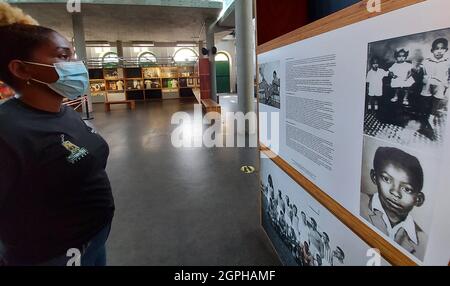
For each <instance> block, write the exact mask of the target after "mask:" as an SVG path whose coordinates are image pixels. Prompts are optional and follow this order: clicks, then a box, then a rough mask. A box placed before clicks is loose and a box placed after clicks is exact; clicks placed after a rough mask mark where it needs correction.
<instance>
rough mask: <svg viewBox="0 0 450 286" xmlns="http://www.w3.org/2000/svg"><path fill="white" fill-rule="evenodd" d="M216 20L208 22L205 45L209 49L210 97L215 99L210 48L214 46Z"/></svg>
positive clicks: (213, 63) (214, 65) (215, 87)
mask: <svg viewBox="0 0 450 286" xmlns="http://www.w3.org/2000/svg"><path fill="white" fill-rule="evenodd" d="M215 25H216V22H215V21H214V22H209V23H208V28H207V29H206V47H207V49H208V51H209V69H210V74H211V99H212V100H214V101H217V99H218V98H217V82H216V58H215V55H213V53H212V48H213V47H214V46H215V40H214V27H215Z"/></svg>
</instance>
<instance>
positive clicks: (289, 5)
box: [256, 0, 335, 45]
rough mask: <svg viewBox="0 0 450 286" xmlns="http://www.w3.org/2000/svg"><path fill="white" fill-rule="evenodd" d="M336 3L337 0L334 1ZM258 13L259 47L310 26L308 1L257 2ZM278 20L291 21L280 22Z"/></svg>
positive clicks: (264, 0)
mask: <svg viewBox="0 0 450 286" xmlns="http://www.w3.org/2000/svg"><path fill="white" fill-rule="evenodd" d="M334 1H335V0H334ZM256 2H257V3H256V5H257V6H256V7H257V8H258V9H257V10H256V11H257V12H256V17H257V18H258V21H257V25H258V27H257V31H258V32H257V33H258V41H257V43H258V45H261V44H264V43H266V42H269V41H270V40H273V39H275V38H277V37H279V36H281V35H284V34H286V33H288V32H291V31H293V30H295V29H297V28H299V27H302V26H304V25H306V24H308V23H309V22H310V21H309V17H308V2H309V1H308V0H293V1H282V3H280V2H279V1H267V0H257V1H256ZM277 19H289V20H288V21H287V20H286V21H279V20H277Z"/></svg>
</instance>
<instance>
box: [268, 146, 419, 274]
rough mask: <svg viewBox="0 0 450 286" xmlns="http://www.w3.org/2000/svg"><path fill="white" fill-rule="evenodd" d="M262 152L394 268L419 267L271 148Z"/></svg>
mask: <svg viewBox="0 0 450 286" xmlns="http://www.w3.org/2000/svg"><path fill="white" fill-rule="evenodd" d="M260 150H261V152H263V153H264V154H266V155H267V156H269V158H271V160H272V161H273V162H274V163H275V164H276V165H277V166H278V167H280V168H281V169H282V170H283V171H284V172H285V173H286V174H288V175H289V177H291V178H292V179H293V180H294V181H295V182H297V183H298V184H299V185H300V186H302V188H304V189H305V191H307V192H308V193H309V194H310V195H311V196H312V197H313V198H314V199H316V200H317V201H318V202H319V203H320V204H322V205H323V206H324V207H325V208H327V209H328V210H329V211H330V212H331V213H332V214H334V216H336V218H337V219H339V220H340V221H341V222H342V223H344V224H345V225H346V226H347V227H348V228H350V229H351V230H352V231H353V232H354V233H355V234H356V235H358V236H359V237H360V238H361V239H362V240H363V241H365V242H366V243H367V244H368V245H370V246H371V247H373V248H378V249H379V250H380V252H381V255H382V256H383V257H384V259H386V260H387V261H388V262H389V263H391V264H392V265H394V266H417V264H416V263H415V262H414V261H413V260H412V259H410V258H409V257H408V256H406V255H405V254H404V253H403V252H401V251H400V250H398V249H397V248H396V247H394V246H393V245H392V244H391V243H390V242H388V241H387V240H385V239H384V238H383V237H381V236H380V235H379V234H378V233H376V232H375V231H374V230H372V229H371V228H370V227H369V226H367V225H366V224H365V223H363V222H362V221H361V220H360V219H359V218H358V217H356V216H354V215H353V214H352V213H351V212H349V211H348V210H347V209H346V208H344V207H343V206H341V205H340V204H339V203H338V202H336V201H335V200H333V199H332V198H331V197H330V196H328V195H327V194H326V193H325V192H323V191H322V190H321V189H320V188H319V187H317V186H316V185H315V184H314V183H312V182H311V181H309V180H308V179H307V178H306V177H304V176H303V175H302V174H300V173H299V172H298V171H297V170H295V169H294V168H293V167H291V166H290V165H289V164H288V163H287V162H286V161H284V160H283V159H282V158H281V157H279V156H277V155H275V154H274V153H273V152H272V151H271V150H269V148H267V147H266V146H264V145H263V144H262V143H260Z"/></svg>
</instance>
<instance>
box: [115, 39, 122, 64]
mask: <svg viewBox="0 0 450 286" xmlns="http://www.w3.org/2000/svg"><path fill="white" fill-rule="evenodd" d="M116 46H117V56H118V57H119V66H122V65H123V43H122V41H117V42H116Z"/></svg>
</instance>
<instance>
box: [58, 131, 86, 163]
mask: <svg viewBox="0 0 450 286" xmlns="http://www.w3.org/2000/svg"><path fill="white" fill-rule="evenodd" d="M61 142H62V143H61V144H62V146H63V147H64V148H66V149H67V151H69V152H70V155H69V157H67V161H68V162H69V163H71V164H75V163H76V162H78V161H80V160H81V159H83V158H84V157H85V156H86V155H87V154H89V152H88V150H87V149H86V148H80V147H78V146H77V145H75V144H73V143H72V142H70V141H69V140H65V138H64V135H61Z"/></svg>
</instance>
